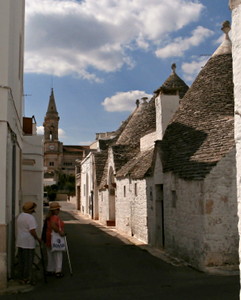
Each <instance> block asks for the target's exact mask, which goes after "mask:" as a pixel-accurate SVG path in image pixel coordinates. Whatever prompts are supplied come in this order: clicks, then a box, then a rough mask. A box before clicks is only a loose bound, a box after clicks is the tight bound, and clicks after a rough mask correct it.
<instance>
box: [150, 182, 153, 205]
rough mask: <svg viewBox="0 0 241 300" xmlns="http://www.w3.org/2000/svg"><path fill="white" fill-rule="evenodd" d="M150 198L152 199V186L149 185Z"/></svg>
mask: <svg viewBox="0 0 241 300" xmlns="http://www.w3.org/2000/svg"><path fill="white" fill-rule="evenodd" d="M150 200H151V201H153V192H152V186H150Z"/></svg>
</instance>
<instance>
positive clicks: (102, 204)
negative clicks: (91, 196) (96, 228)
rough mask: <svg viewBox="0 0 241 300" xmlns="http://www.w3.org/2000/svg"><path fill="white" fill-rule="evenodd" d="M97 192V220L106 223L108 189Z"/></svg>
mask: <svg viewBox="0 0 241 300" xmlns="http://www.w3.org/2000/svg"><path fill="white" fill-rule="evenodd" d="M98 194H99V199H98V201H99V220H100V222H101V223H102V224H104V225H106V221H107V220H108V216H109V205H108V190H103V191H101V192H99V193H98Z"/></svg>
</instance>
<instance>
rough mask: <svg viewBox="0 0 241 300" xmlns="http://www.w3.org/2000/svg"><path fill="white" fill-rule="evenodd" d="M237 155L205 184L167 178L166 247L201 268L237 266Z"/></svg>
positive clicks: (213, 172)
mask: <svg viewBox="0 0 241 300" xmlns="http://www.w3.org/2000/svg"><path fill="white" fill-rule="evenodd" d="M235 178H236V172H235V152H234V150H233V151H232V152H231V153H230V154H229V155H227V157H225V158H224V159H223V160H222V161H221V162H220V163H218V164H217V166H216V167H215V168H213V170H212V172H211V173H210V174H209V175H208V176H207V177H206V179H205V180H204V181H184V180H182V179H178V178H177V177H176V176H174V175H173V174H171V173H168V174H165V175H164V209H165V248H166V250H167V251H168V252H170V253H172V254H173V255H175V256H177V257H181V258H183V259H184V260H186V261H187V262H189V263H190V264H191V265H193V266H195V267H198V268H200V269H205V268H207V267H212V266H224V265H235V264H237V238H238V236H237V216H236V209H237V208H236V187H235Z"/></svg>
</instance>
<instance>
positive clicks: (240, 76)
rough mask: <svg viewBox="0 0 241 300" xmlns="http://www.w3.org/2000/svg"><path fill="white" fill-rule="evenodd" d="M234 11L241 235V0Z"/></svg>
mask: <svg viewBox="0 0 241 300" xmlns="http://www.w3.org/2000/svg"><path fill="white" fill-rule="evenodd" d="M229 6H230V9H231V11H232V51H233V82H234V99H235V108H234V112H235V143H236V170H237V180H236V183H237V204H238V217H239V223H238V230H239V238H240V235H241V227H240V224H241V223H240V219H241V187H240V182H241V134H240V133H241V73H240V68H241V24H240V18H241V0H229ZM239 259H241V247H239ZM240 295H241V294H240Z"/></svg>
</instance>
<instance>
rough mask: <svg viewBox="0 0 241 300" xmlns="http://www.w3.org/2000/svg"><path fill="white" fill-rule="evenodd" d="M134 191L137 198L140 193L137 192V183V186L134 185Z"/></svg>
mask: <svg viewBox="0 0 241 300" xmlns="http://www.w3.org/2000/svg"><path fill="white" fill-rule="evenodd" d="M134 190H135V196H137V195H138V192H137V183H135V185H134Z"/></svg>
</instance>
